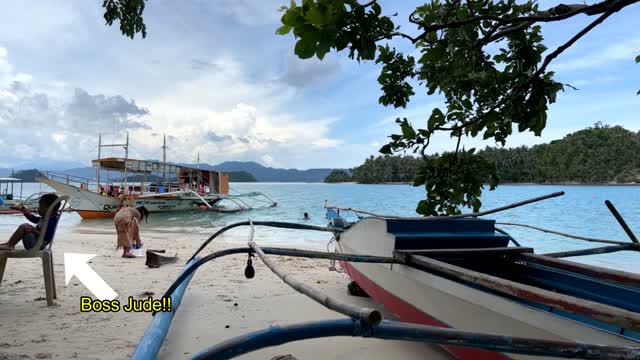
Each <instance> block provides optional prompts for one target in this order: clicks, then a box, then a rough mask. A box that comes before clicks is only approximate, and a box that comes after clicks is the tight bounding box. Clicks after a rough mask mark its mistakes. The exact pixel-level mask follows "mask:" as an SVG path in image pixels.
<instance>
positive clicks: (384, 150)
mask: <svg viewBox="0 0 640 360" xmlns="http://www.w3.org/2000/svg"><path fill="white" fill-rule="evenodd" d="M378 151H379V152H380V153H381V154H385V155H391V154H392V153H393V152H392V151H391V144H387V145H384V146H383V147H381V148H380V150H378Z"/></svg>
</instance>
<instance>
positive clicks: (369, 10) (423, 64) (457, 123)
mask: <svg viewBox="0 0 640 360" xmlns="http://www.w3.org/2000/svg"><path fill="white" fill-rule="evenodd" d="M638 2H640V0H604V1H600V2H597V3H594V4H590V5H588V4H568V5H566V4H561V5H557V6H554V7H551V8H548V9H543V10H541V9H539V7H538V4H537V3H536V1H533V0H528V1H526V2H524V3H522V2H520V3H518V2H516V1H515V0H497V1H494V0H444V1H442V0H433V1H430V2H427V3H424V4H423V5H421V6H418V7H416V9H415V10H414V11H413V12H412V13H411V14H410V15H409V19H408V21H409V23H410V24H412V25H414V26H415V27H416V29H415V34H409V33H406V32H403V31H401V29H400V27H399V26H397V25H396V24H395V23H394V22H393V20H392V17H393V16H396V15H397V14H394V15H383V13H382V8H381V6H380V4H379V3H378V2H377V1H376V0H370V1H368V2H366V3H358V2H357V0H302V2H301V3H300V4H297V3H296V2H295V1H293V0H292V1H291V2H290V4H289V6H283V7H282V8H281V9H280V10H281V11H282V12H283V15H282V18H281V22H282V25H281V26H280V27H279V28H278V29H277V30H276V33H277V34H280V35H286V34H289V33H293V35H294V37H295V38H296V39H297V41H296V44H295V47H294V52H295V54H296V55H297V56H298V57H300V58H302V59H308V58H311V57H314V56H315V57H317V58H319V59H321V60H322V59H323V58H324V57H325V55H326V54H327V53H328V52H330V51H332V50H333V51H336V52H342V51H348V56H349V57H350V58H351V59H355V60H357V61H369V60H375V62H376V63H378V64H380V65H381V71H380V76H379V77H378V82H379V83H380V86H381V90H382V95H381V96H380V98H379V102H380V103H381V104H382V105H385V106H393V107H395V108H406V106H407V104H408V103H409V102H410V101H411V98H412V96H414V95H415V91H416V90H415V89H414V85H412V84H415V83H416V82H417V83H419V84H421V85H424V87H425V88H426V89H425V90H426V93H427V94H428V95H434V94H436V93H438V94H440V95H442V96H443V97H444V106H443V107H442V108H435V109H434V110H433V111H432V112H431V114H430V115H429V116H425V119H424V123H423V124H421V125H420V126H419V127H418V128H417V129H416V128H414V127H413V125H412V124H411V123H409V121H408V120H407V119H406V118H402V119H400V118H399V119H397V120H396V122H397V123H398V124H399V126H400V130H401V131H400V133H399V134H393V135H391V136H390V139H391V141H389V143H388V144H386V145H384V146H383V147H382V148H381V149H380V152H381V153H383V154H392V153H394V152H402V151H406V150H412V151H413V152H414V153H419V154H420V155H421V156H422V159H423V165H422V166H421V167H420V169H419V170H418V172H417V175H416V177H415V179H414V185H415V186H424V187H425V189H426V191H427V195H426V199H425V200H422V201H420V203H419V204H418V208H417V212H418V213H420V214H424V215H446V214H457V213H460V212H461V208H463V207H470V208H472V209H473V210H474V211H478V210H479V208H480V206H481V205H482V203H481V201H480V197H481V195H482V190H483V188H484V184H487V183H488V184H490V188H491V189H494V188H495V187H496V186H497V184H498V178H497V176H496V168H495V164H494V163H492V162H490V161H487V160H486V159H484V158H482V157H481V156H479V155H478V154H477V153H476V152H475V150H474V149H470V150H465V149H464V147H463V148H462V149H461V148H460V143H461V141H462V138H463V137H465V138H466V137H476V136H479V135H482V138H483V139H485V140H487V139H491V140H493V141H495V142H496V143H499V144H501V145H503V146H504V145H505V143H506V140H507V138H508V137H509V136H511V135H512V133H513V129H514V127H516V128H517V130H518V131H519V132H524V131H530V132H533V133H534V134H535V135H537V136H539V135H541V133H542V131H543V130H544V128H545V127H546V125H547V110H548V106H549V104H552V103H554V102H555V101H556V97H557V94H558V92H559V91H563V90H564V88H565V87H566V86H568V85H567V84H562V83H560V82H558V81H556V80H555V79H554V75H555V74H554V72H553V71H549V70H548V67H549V65H550V64H551V63H552V62H553V61H554V60H555V59H556V58H557V57H558V56H560V55H561V54H562V53H563V52H564V51H565V50H566V49H568V48H570V47H571V46H573V45H574V44H575V43H576V42H577V41H579V40H580V39H581V38H582V37H583V36H584V35H585V34H587V33H589V32H591V31H592V30H594V29H595V28H596V27H597V26H598V25H600V24H601V23H603V22H604V21H605V20H606V19H608V18H609V17H611V16H612V15H613V14H615V13H616V12H618V11H621V10H623V9H625V8H627V7H629V6H632V5H634V4H636V3H638ZM144 5H145V0H105V1H104V3H103V7H104V8H105V20H106V21H107V24H108V25H111V24H113V22H114V21H120V30H121V31H122V33H123V34H125V35H126V36H128V37H131V38H133V37H134V36H135V34H136V33H141V34H142V36H143V37H145V36H146V26H145V25H144V21H143V19H142V13H143V11H144V8H145V7H144ZM578 16H586V17H593V18H594V20H593V21H591V22H590V23H589V24H588V25H587V26H585V27H584V28H583V29H581V30H580V31H578V32H576V33H575V34H574V35H572V36H568V38H567V41H566V42H565V43H564V44H562V45H561V46H559V47H558V48H556V49H554V50H552V51H549V52H547V50H548V49H547V47H546V46H545V45H544V38H543V36H542V33H541V26H540V24H541V23H549V22H561V21H570V20H571V19H573V18H576V17H578ZM395 39H398V40H399V41H402V40H404V41H408V42H409V44H411V45H412V46H415V48H416V49H417V50H418V52H419V56H416V57H414V56H412V55H408V54H404V53H402V52H401V51H399V50H397V49H396V48H395V47H392V46H391V44H392V42H393V41H394V40H395ZM488 49H497V50H488ZM636 62H640V56H638V57H637V58H636ZM638 94H640V91H639V92H638ZM437 133H445V134H449V135H450V136H451V137H452V138H456V143H457V145H456V149H455V151H453V152H450V153H445V154H442V155H440V156H428V155H427V151H428V149H429V144H430V140H431V139H432V138H433V136H434V135H435V134H437Z"/></svg>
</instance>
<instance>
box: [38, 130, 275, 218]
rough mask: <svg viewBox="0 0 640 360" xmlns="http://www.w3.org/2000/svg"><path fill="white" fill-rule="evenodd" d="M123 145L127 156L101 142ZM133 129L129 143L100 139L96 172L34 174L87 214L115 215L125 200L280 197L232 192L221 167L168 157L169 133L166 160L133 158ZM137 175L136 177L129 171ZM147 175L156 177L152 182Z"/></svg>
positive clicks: (153, 208)
mask: <svg viewBox="0 0 640 360" xmlns="http://www.w3.org/2000/svg"><path fill="white" fill-rule="evenodd" d="M114 146H115V147H120V146H121V147H123V148H124V149H125V156H124V157H100V155H101V149H102V147H114ZM128 149H129V134H127V140H126V143H125V144H113V145H104V144H102V135H100V138H99V142H98V158H97V159H95V160H93V161H92V166H93V167H94V168H95V169H96V178H95V179H91V178H85V177H80V176H74V175H67V174H62V173H56V172H51V171H48V172H45V173H44V174H45V176H44V177H41V178H37V179H36V180H37V181H39V182H41V183H43V184H46V185H48V186H50V187H51V188H53V189H54V190H55V191H56V192H58V193H61V194H64V195H68V196H69V197H70V201H69V205H70V208H71V210H73V211H76V212H77V213H78V215H80V217H82V218H83V219H97V218H108V217H113V216H114V215H115V213H116V212H117V211H118V209H120V208H122V207H124V206H134V207H138V206H145V207H146V208H147V209H149V211H150V212H168V211H188V210H198V209H201V210H211V211H218V212H236V211H242V210H249V209H251V208H252V207H251V206H250V205H249V204H248V203H247V202H245V201H243V200H242V198H247V197H248V198H255V197H264V198H265V199H267V200H268V202H269V203H270V206H276V204H277V203H276V202H275V201H273V200H271V199H270V198H269V197H268V196H266V195H264V194H262V193H259V192H251V193H247V194H230V193H229V190H230V187H229V175H228V174H227V173H225V172H221V171H213V170H205V169H201V168H200V167H199V166H195V167H194V166H187V165H179V164H173V163H168V162H167V161H166V138H165V142H164V144H163V147H162V149H163V160H162V161H156V160H137V159H130V158H129V157H128V154H129V151H128ZM103 171H107V174H109V173H110V172H117V173H119V174H120V175H119V176H118V178H117V179H115V180H112V179H111V176H108V177H107V179H101V177H100V175H101V172H103ZM131 175H133V177H130V176H131ZM148 180H152V181H151V182H148ZM222 200H229V201H231V202H233V203H234V204H235V205H236V206H237V207H236V208H234V209H225V208H220V207H216V206H215V205H216V204H218V203H219V202H221V201H222Z"/></svg>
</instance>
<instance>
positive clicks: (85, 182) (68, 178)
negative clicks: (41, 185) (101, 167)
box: [43, 171, 98, 190]
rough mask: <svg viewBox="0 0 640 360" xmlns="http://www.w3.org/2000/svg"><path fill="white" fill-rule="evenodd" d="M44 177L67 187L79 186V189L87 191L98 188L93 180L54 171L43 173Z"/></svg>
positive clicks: (96, 182) (95, 180)
mask: <svg viewBox="0 0 640 360" xmlns="http://www.w3.org/2000/svg"><path fill="white" fill-rule="evenodd" d="M43 174H44V176H45V177H46V178H47V179H49V180H52V181H57V182H61V183H65V184H67V185H78V184H79V185H80V187H81V188H84V189H87V190H88V189H89V188H95V189H97V188H98V180H97V179H94V178H88V177H83V176H77V175H69V174H65V173H59V172H55V171H45V172H44V173H43Z"/></svg>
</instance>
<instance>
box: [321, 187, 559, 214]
mask: <svg viewBox="0 0 640 360" xmlns="http://www.w3.org/2000/svg"><path fill="white" fill-rule="evenodd" d="M562 195H564V191H558V192H554V193H551V194H547V195H542V196H538V197H534V198H531V199H528V200H523V201H518V202H515V203H513V204H509V205H505V206H500V207H497V208H495V209H490V210H486V211H480V212H474V213H466V214H458V215H449V216H398V215H380V214H376V213H372V212H370V211H366V210H359V209H355V208H351V207H339V206H335V205H328V204H326V200H325V206H324V207H325V209H335V210H344V211H353V212H355V213H360V214H367V215H371V216H374V217H379V218H388V219H420V220H434V219H438V220H442V219H459V218H465V217H477V216H484V215H489V214H493V213H496V212H500V211H504V210H509V209H513V208H516V207H520V206H523V205H528V204H531V203H534V202H538V201H542V200H547V199H551V198H554V197H558V196H562Z"/></svg>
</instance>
